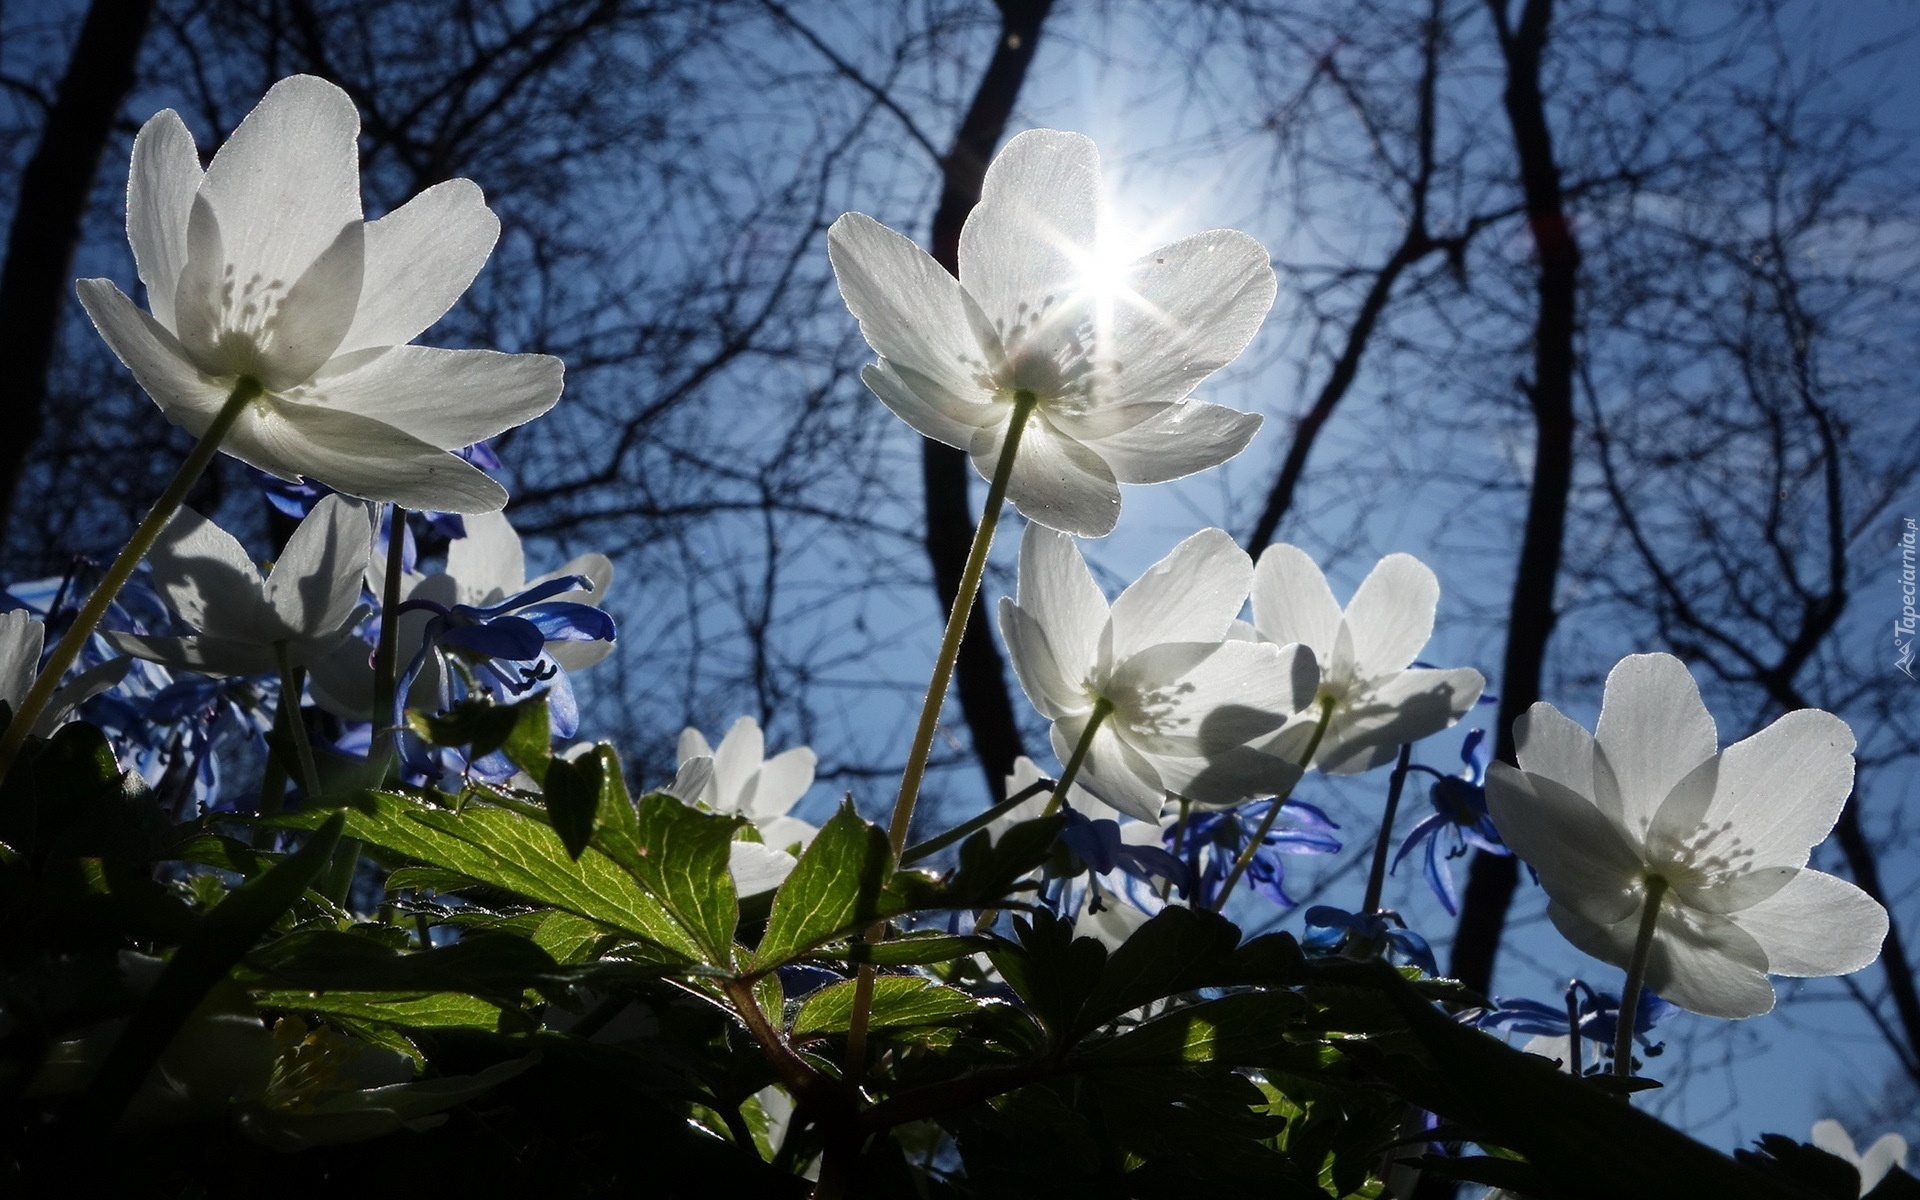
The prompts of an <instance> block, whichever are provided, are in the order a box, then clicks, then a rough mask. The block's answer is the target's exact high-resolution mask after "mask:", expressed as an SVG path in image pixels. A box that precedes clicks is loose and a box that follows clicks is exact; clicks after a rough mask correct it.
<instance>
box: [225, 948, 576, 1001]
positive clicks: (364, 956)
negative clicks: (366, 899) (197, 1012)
mask: <svg viewBox="0 0 1920 1200" xmlns="http://www.w3.org/2000/svg"><path fill="white" fill-rule="evenodd" d="M247 963H248V965H249V966H251V967H253V968H254V969H255V970H257V971H259V972H260V973H261V975H262V977H263V983H264V985H265V986H267V987H269V988H273V989H276V990H285V989H295V990H303V991H334V990H347V991H368V992H447V991H457V992H466V993H468V994H469V995H474V996H481V997H484V998H486V999H489V1000H492V1001H494V1002H495V1003H497V1004H502V1005H517V1004H519V1002H520V997H521V995H522V994H523V993H524V992H525V991H526V990H527V989H528V988H530V987H534V986H536V985H538V984H541V983H547V982H551V981H552V980H554V979H555V978H556V977H557V975H558V974H559V964H558V963H556V962H554V960H553V957H552V956H551V955H549V954H548V953H547V952H546V951H545V950H543V949H542V948H540V947H539V946H536V945H535V944H533V943H532V942H530V941H527V940H526V939H525V938H518V937H512V936H509V935H506V934H498V933H496V934H487V933H476V934H470V935H468V936H467V937H465V938H462V939H461V940H460V941H458V942H455V943H453V944H452V945H450V946H442V947H439V948H438V949H434V950H424V951H420V952H418V953H396V952H395V951H394V950H393V949H391V948H389V947H387V946H382V945H380V944H378V943H377V942H375V941H374V940H372V939H370V938H366V937H357V936H355V935H353V934H350V933H342V932H340V931H338V930H333V929H320V930H312V931H309V932H305V933H297V934H293V935H291V936H289V937H284V938H281V939H280V940H279V941H277V942H274V943H272V944H271V945H268V946H265V947H262V948H261V949H260V950H258V951H256V952H255V953H253V954H251V955H249V956H248V959H247Z"/></svg>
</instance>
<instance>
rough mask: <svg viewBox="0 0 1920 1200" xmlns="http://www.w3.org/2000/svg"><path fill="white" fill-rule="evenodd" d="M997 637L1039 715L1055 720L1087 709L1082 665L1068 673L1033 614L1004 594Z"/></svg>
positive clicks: (1089, 701)
mask: <svg viewBox="0 0 1920 1200" xmlns="http://www.w3.org/2000/svg"><path fill="white" fill-rule="evenodd" d="M1000 637H1001V640H1003V641H1005V642H1006V644H1007V658H1008V659H1009V660H1011V661H1012V663H1013V674H1014V677H1015V678H1016V679H1018V680H1019V681H1020V690H1022V691H1024V692H1025V693H1026V694H1027V699H1028V700H1030V701H1032V703H1033V707H1034V708H1035V709H1037V710H1038V711H1039V713H1040V715H1041V716H1043V717H1046V718H1047V719H1048V720H1050V721H1057V720H1060V719H1061V718H1063V717H1066V716H1069V715H1071V714H1074V713H1082V712H1085V711H1087V709H1088V708H1089V707H1090V706H1091V704H1092V701H1091V700H1089V699H1088V697H1087V690H1086V687H1085V679H1086V675H1085V668H1081V670H1080V672H1079V673H1077V674H1076V673H1070V672H1069V671H1068V669H1067V668H1065V667H1064V666H1062V665H1061V662H1060V655H1059V654H1058V653H1056V652H1055V650H1054V648H1053V643H1052V640H1051V639H1049V638H1048V636H1047V631H1046V629H1045V628H1044V627H1042V626H1041V624H1040V622H1039V621H1038V620H1036V619H1035V618H1034V616H1033V614H1031V613H1029V612H1027V610H1025V609H1023V608H1021V607H1020V606H1019V605H1018V604H1015V603H1014V602H1013V601H1012V600H1009V599H1008V598H1007V597H1005V596H1002V597H1000Z"/></svg>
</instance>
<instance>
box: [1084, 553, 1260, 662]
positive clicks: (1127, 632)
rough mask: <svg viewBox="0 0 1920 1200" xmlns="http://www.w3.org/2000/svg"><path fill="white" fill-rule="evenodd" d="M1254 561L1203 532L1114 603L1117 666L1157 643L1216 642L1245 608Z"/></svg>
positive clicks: (1172, 554) (1141, 577)
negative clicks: (1119, 662)
mask: <svg viewBox="0 0 1920 1200" xmlns="http://www.w3.org/2000/svg"><path fill="white" fill-rule="evenodd" d="M1252 583H1253V560H1252V559H1250V558H1248V557H1247V555H1246V552H1245V551H1243V550H1241V549H1240V547H1239V546H1237V545H1235V544H1234V541H1233V539H1232V538H1231V537H1228V536H1227V534H1226V532H1225V531H1224V530H1220V529H1202V530H1201V531H1200V532H1198V533H1196V534H1194V535H1193V536H1191V537H1189V538H1187V539H1186V540H1184V541H1182V542H1181V543H1180V544H1179V545H1177V546H1175V547H1174V548H1173V549H1172V550H1171V551H1170V552H1169V553H1168V554H1167V556H1166V557H1165V558H1163V559H1161V560H1160V561H1159V562H1157V563H1155V564H1153V565H1152V566H1151V567H1148V568H1147V569H1146V571H1145V572H1144V573H1143V574H1142V575H1141V576H1140V577H1139V578H1138V579H1136V580H1134V581H1133V582H1132V583H1131V584H1129V585H1127V589H1126V590H1125V591H1123V592H1121V593H1120V595H1119V597H1118V598H1117V599H1116V600H1114V602H1113V618H1112V620H1113V656H1114V659H1115V660H1116V661H1124V660H1125V659H1127V658H1128V657H1130V656H1132V655H1134V654H1136V653H1138V652H1139V651H1141V650H1144V649H1146V648H1147V647H1149V646H1153V645H1156V644H1158V643H1161V642H1217V641H1220V640H1221V639H1223V638H1225V637H1226V635H1227V630H1228V627H1229V626H1230V625H1231V624H1232V623H1233V619H1234V618H1235V617H1237V616H1239V615H1240V609H1241V608H1242V607H1243V606H1244V605H1245V604H1246V602H1247V589H1248V587H1250V586H1251V585H1252Z"/></svg>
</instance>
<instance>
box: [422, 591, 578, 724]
mask: <svg viewBox="0 0 1920 1200" xmlns="http://www.w3.org/2000/svg"><path fill="white" fill-rule="evenodd" d="M592 587H593V583H592V581H591V580H589V579H587V578H586V577H585V576H583V575H562V576H560V577H559V578H556V579H548V580H545V581H544V582H541V583H538V584H535V585H534V586H532V587H529V588H526V589H524V590H523V591H519V592H515V593H514V594H513V595H511V596H508V597H506V598H505V599H503V600H500V601H498V602H497V603H494V604H487V605H471V604H453V605H444V604H440V603H439V602H437V601H434V600H427V599H412V600H408V601H406V602H405V603H403V604H401V605H400V607H399V608H398V609H396V610H395V612H394V614H393V615H394V616H395V618H398V617H400V616H402V615H404V614H405V613H408V612H419V611H425V612H430V613H432V614H433V616H432V618H431V619H430V620H429V621H428V622H427V625H426V628H425V630H424V631H423V632H422V634H421V641H420V648H419V649H418V650H417V651H416V652H415V653H414V655H413V659H412V661H411V662H409V663H408V664H407V668H406V670H405V671H404V672H403V673H402V675H401V680H400V686H399V688H398V695H396V697H395V698H394V723H395V724H396V725H398V724H400V723H401V710H402V709H403V707H404V705H405V698H406V696H407V694H408V692H409V690H410V689H411V688H412V686H413V684H414V681H415V680H417V679H419V678H420V677H421V674H422V672H423V671H424V670H425V669H426V667H427V663H428V660H429V658H430V657H431V658H434V659H436V660H438V661H439V663H440V664H441V665H442V669H441V670H440V671H439V673H438V674H439V678H438V681H437V683H438V690H439V704H440V709H441V711H445V710H447V709H450V708H452V707H453V704H454V701H455V700H456V699H457V698H458V696H457V694H456V692H457V690H458V686H457V685H458V683H459V682H461V681H464V682H465V683H466V684H467V686H468V687H469V688H478V689H480V690H482V691H485V692H487V693H488V694H490V695H492V696H494V697H495V698H496V699H500V700H505V701H514V700H519V699H523V698H525V697H527V696H529V695H533V694H535V693H538V692H545V694H546V696H547V703H548V705H549V709H550V712H551V714H552V727H553V732H554V734H555V736H557V737H571V736H572V735H573V732H574V730H575V729H577V728H578V727H579V724H580V710H579V706H578V705H577V704H576V703H575V701H574V697H573V686H572V685H571V684H570V683H569V682H568V681H567V674H566V672H565V671H564V670H563V669H562V668H561V666H560V663H559V662H558V661H557V660H556V659H555V657H554V655H553V654H551V653H550V652H549V651H548V650H547V643H549V642H561V643H567V642H606V643H611V642H612V641H613V640H614V638H615V636H616V632H615V629H614V623H613V618H612V617H610V616H608V615H607V614H606V613H604V612H602V611H601V610H600V609H597V608H595V607H593V606H592V605H590V604H580V603H578V602H575V601H570V600H554V599H553V597H555V596H558V595H561V594H562V593H565V592H576V591H585V590H590V589H591V588H592ZM456 677H459V678H458V679H457V678H456Z"/></svg>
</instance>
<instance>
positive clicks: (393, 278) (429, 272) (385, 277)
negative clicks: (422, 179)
mask: <svg viewBox="0 0 1920 1200" xmlns="http://www.w3.org/2000/svg"><path fill="white" fill-rule="evenodd" d="M366 230H367V241H366V245H367V252H366V263H367V265H366V284H365V289H364V293H365V294H364V299H363V300H362V301H361V303H360V307H359V311H358V312H356V313H355V314H354V319H353V327H352V329H351V330H349V331H348V333H347V335H346V337H345V339H344V340H343V341H342V342H341V344H340V348H339V350H337V351H336V353H339V354H347V353H351V352H352V351H355V350H364V349H367V348H368V347H372V346H399V345H404V344H405V343H407V342H411V341H412V340H413V339H414V338H417V337H419V336H420V335H421V334H422V333H424V332H425V331H426V330H427V328H428V327H429V326H431V325H432V324H433V323H434V322H435V321H438V320H439V319H440V318H441V317H442V316H445V315H446V312H447V310H448V309H450V308H452V307H453V304H454V301H456V300H458V299H460V297H461V295H462V294H464V293H465V292H466V290H467V288H468V287H469V286H471V285H472V283H473V279H474V276H476V275H478V274H479V273H480V268H481V266H482V265H484V264H485V263H486V261H487V256H488V255H489V254H491V253H493V246H494V243H495V242H497V241H498V240H499V238H500V218H498V217H496V216H494V215H493V210H491V209H489V208H488V207H487V200H486V197H485V196H484V195H482V194H481V191H480V186H479V185H478V184H476V183H474V182H473V181H472V180H471V179H450V180H448V181H446V182H445V183H439V184H435V185H434V186H433V187H430V188H428V189H427V190H426V191H424V192H421V193H420V194H419V195H418V196H415V197H414V198H413V199H411V200H409V201H407V202H406V203H405V204H403V205H401V206H400V207H399V208H397V209H395V210H394V211H392V212H390V213H388V214H387V215H386V216H384V217H381V218H380V219H379V220H378V221H369V222H367V226H366Z"/></svg>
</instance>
